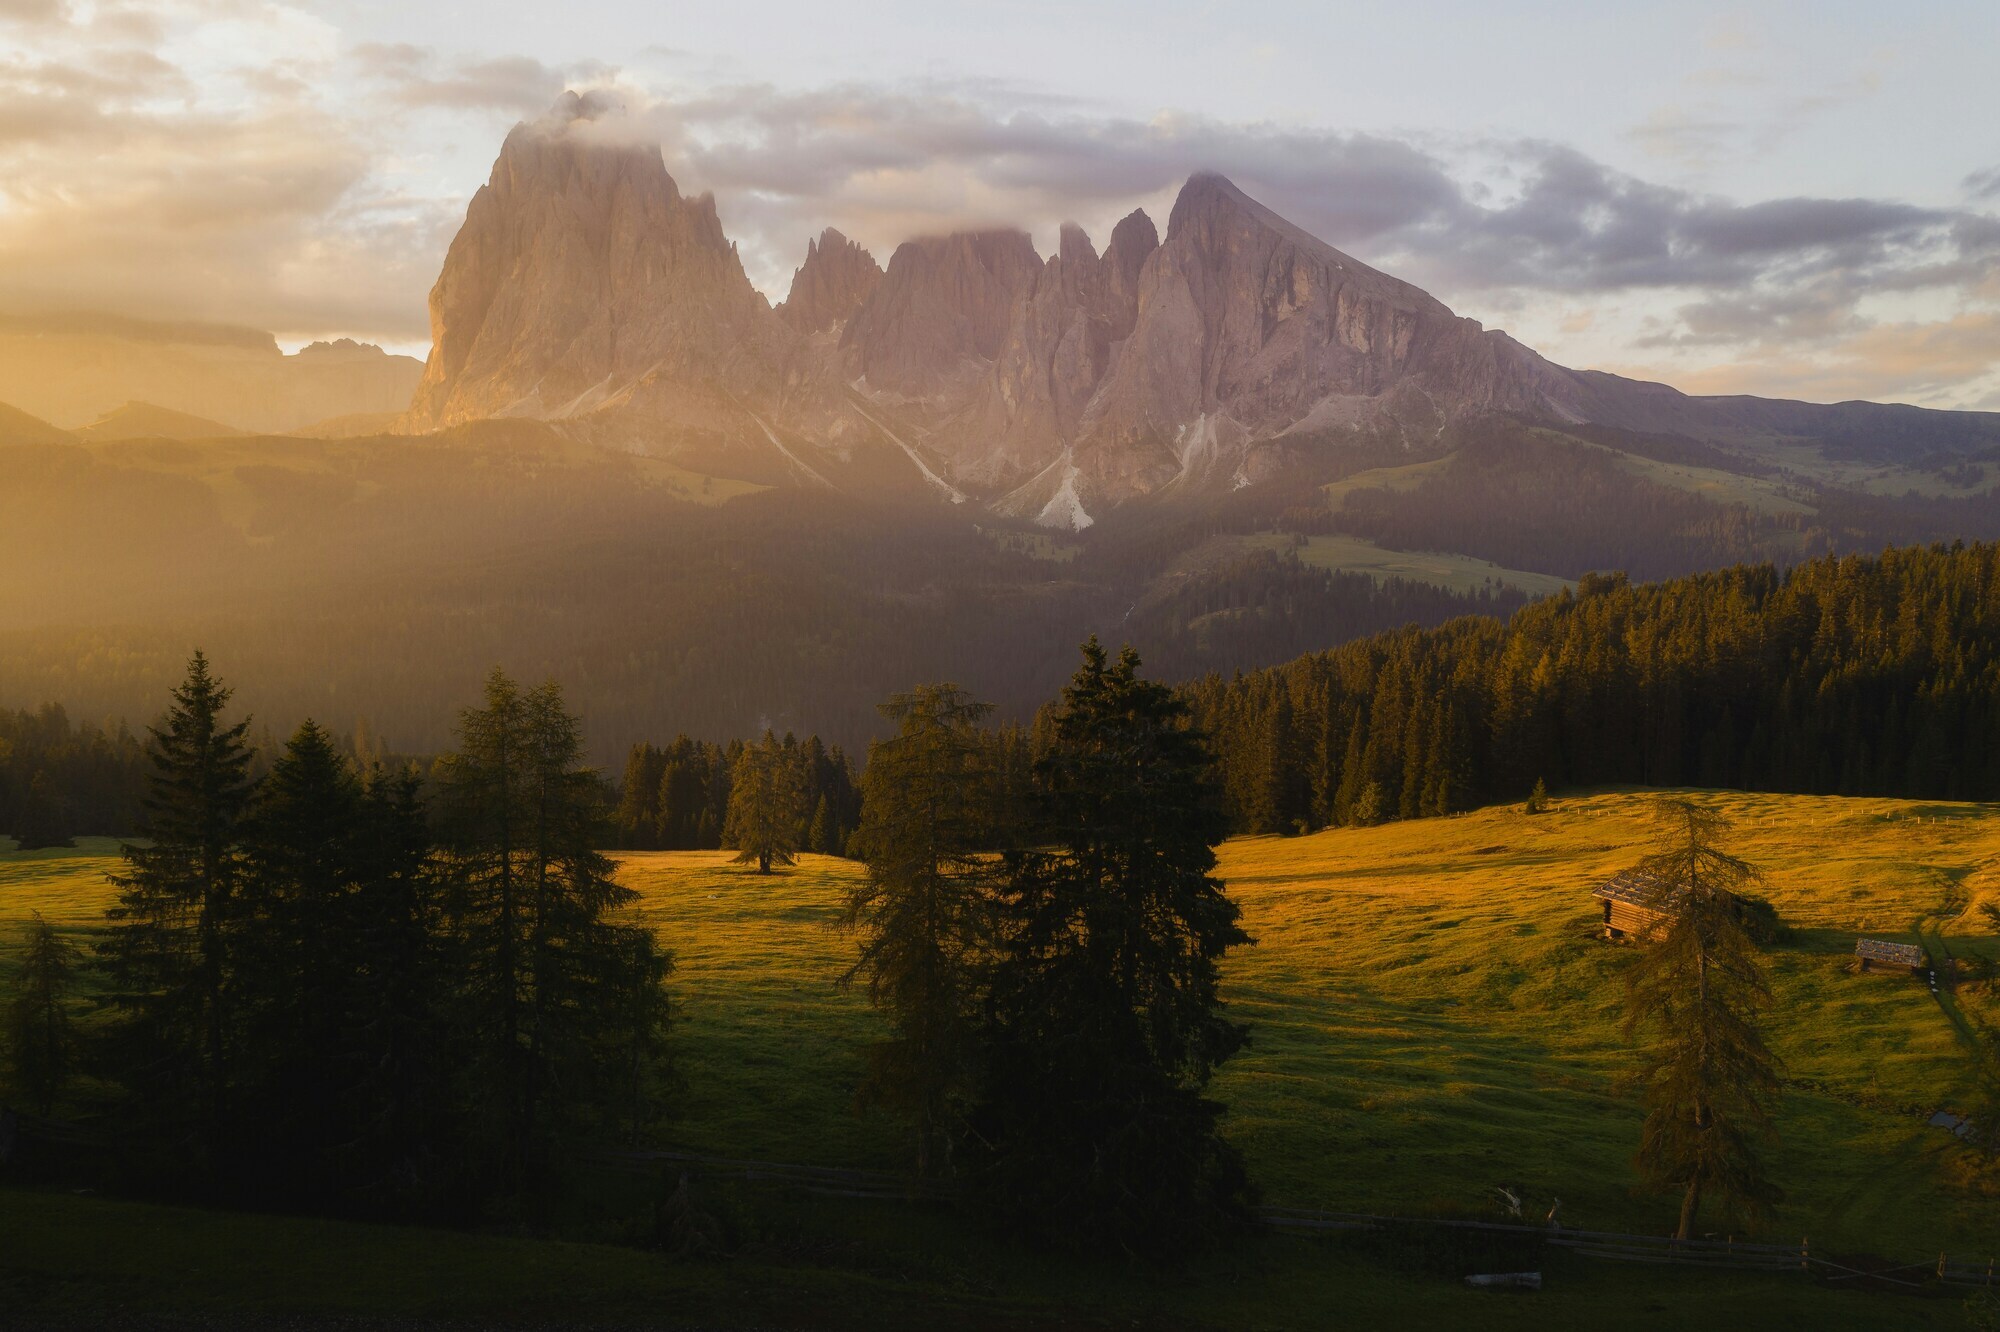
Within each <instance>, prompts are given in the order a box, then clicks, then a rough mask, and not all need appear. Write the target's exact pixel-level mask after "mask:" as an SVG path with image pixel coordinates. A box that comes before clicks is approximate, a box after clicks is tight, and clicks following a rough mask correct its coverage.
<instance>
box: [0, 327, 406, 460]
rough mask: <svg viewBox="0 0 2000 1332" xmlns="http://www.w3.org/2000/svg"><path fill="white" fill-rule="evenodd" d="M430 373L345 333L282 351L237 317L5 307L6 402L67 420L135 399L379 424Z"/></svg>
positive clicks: (226, 414)
mask: <svg viewBox="0 0 2000 1332" xmlns="http://www.w3.org/2000/svg"><path fill="white" fill-rule="evenodd" d="M422 373H423V364H422V363H421V362H420V361H418V360H417V359H416V358H414V357H410V356H394V355H390V354H389V353H387V352H385V351H383V350H382V349H381V348H380V347H377V346H375V345H373V344H372V343H362V342H355V341H353V340H352V339H349V338H340V339H336V340H334V341H331V342H315V343H311V344H309V345H307V346H305V347H301V348H300V349H299V350H298V351H296V352H293V353H292V354H290V355H286V354H285V353H284V352H283V351H281V350H280V349H279V347H278V344H277V341H276V339H274V338H273V337H272V336H271V335H270V334H269V333H265V332H259V331H257V330H255V329H248V328H238V327H233V326H230V325H221V324H196V323H167V322H161V321H157V320H143V319H126V318H119V317H114V316H107V315H95V314H86V313H70V314H55V315H12V316H0V402H4V403H7V404H9V405H10V406H13V407H16V408H18V409H20V410H22V411H26V412H30V413H32V414H34V415H35V416H38V417H40V418H42V419H44V420H48V421H54V422H56V423H58V424H60V425H63V426H70V427H86V428H87V427H88V426H90V425H92V424H95V423H96V422H97V420H98V418H100V417H102V416H104V415H105V414H106V413H110V412H116V411H119V410H121V409H122V408H124V407H125V406H126V404H128V403H134V402H137V403H140V404H147V405H151V406H153V407H155V408H158V409H161V410H165V411H170V412H176V413H181V414H184V415H186V416H190V417H200V418H203V419H204V420H208V421H212V422H216V423H219V424H222V425H224V426H226V427H227V429H228V430H248V431H261V432H266V433H273V434H276V433H295V432H299V431H302V430H305V429H308V428H310V427H313V426H314V425H315V424H316V423H319V422H322V421H324V420H326V419H327V418H329V417H349V418H352V417H354V416H357V415H360V416H365V417H368V418H371V419H372V422H373V424H374V425H375V426H376V427H379V426H381V425H382V424H385V423H387V422H388V421H389V420H391V419H393V418H394V416H395V415H397V414H399V413H401V412H402V411H403V410H404V409H405V408H406V407H408V405H409V402H410V394H411V392H412V391H413V390H414V389H415V388H416V384H417V380H418V378H419V377H420V376H421V375H422ZM169 433H173V432H172V431H169ZM224 433H227V430H225V432H224Z"/></svg>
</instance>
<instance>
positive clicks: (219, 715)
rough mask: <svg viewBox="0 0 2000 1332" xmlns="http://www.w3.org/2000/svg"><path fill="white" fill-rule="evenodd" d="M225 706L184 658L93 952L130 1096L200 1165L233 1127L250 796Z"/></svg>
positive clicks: (243, 725) (206, 676)
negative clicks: (235, 979) (99, 956)
mask: <svg viewBox="0 0 2000 1332" xmlns="http://www.w3.org/2000/svg"><path fill="white" fill-rule="evenodd" d="M229 697H230V691H229V690H228V689H227V688H226V687H224V686H223V684H222V683H221V682H220V681H218V680H217V679H216V678H215V677H214V675H213V674H211V673H210V671H209V668H208V660H207V658H206V657H204V656H203V655H202V654H201V653H200V652H196V653H195V654H194V657H193V659H192V660H190V661H189V662H188V670H187V677H186V678H185V679H184V680H183V681H182V682H181V684H180V686H179V687H178V688H176V689H175V690H174V692H173V702H172V706H171V707H170V708H169V709H168V711H167V716H166V718H165V720H164V721H163V722H162V723H161V724H160V725H159V726H156V727H154V728H152V731H151V737H152V739H151V743H150V744H149V745H148V747H147V756H148V759H149V761H150V763H151V765H152V772H151V774H150V775H149V777H148V781H147V794H146V799H145V822H144V826H143V829H142V831H143V832H144V834H145V836H146V838H147V840H146V841H145V842H144V843H136V842H135V843H131V844H128V845H127V846H126V847H125V849H124V855H125V861H126V865H127V867H128V868H127V869H126V871H125V873H123V874H120V875H115V876H113V882H114V883H115V884H116V885H117V887H118V890H119V891H118V904H117V906H115V907H114V908H113V909H112V910H111V912H110V913H109V914H110V919H111V929H110V932H109V937H108V938H107V939H106V941H105V943H104V944H103V945H102V946H103V948H104V951H105V954H106V957H107V960H108V962H109V972H110V978H111V982H112V986H113V1001H114V1003H115V1004H116V1005H117V1007H118V1009H119V1011H120V1014H121V1019H122V1020H121V1022H120V1024H119V1033H118V1044H119V1046H120V1047H121V1048H122V1050H123V1051H124V1052H125V1054H126V1055H127V1056H128V1057H126V1058H122V1059H120V1060H118V1063H119V1065H120V1067H121V1068H122V1070H123V1076H124V1078H125V1080H126V1082H127V1087H128V1090H129V1091H130V1092H131V1093H133V1095H134V1096H135V1097H137V1098H138V1099H139V1100H140V1101H142V1102H143V1103H144V1105H145V1109H146V1118H147V1120H148V1121H149V1122H150V1123H152V1124H154V1125H156V1126H159V1127H161V1128H162V1129H164V1130H165V1131H166V1133H167V1134H168V1135H169V1137H170V1138H172V1139H174V1140H175V1145H176V1147H177V1148H178V1149H180V1150H181V1151H182V1152H183V1153H184V1154H183V1156H182V1158H181V1159H182V1160H183V1161H184V1162H188V1163H191V1164H194V1165H196V1166H197V1168H199V1167H200V1166H203V1165H205V1166H206V1167H207V1168H209V1169H211V1170H212V1169H214V1168H216V1167H217V1166H218V1164H219V1162H220V1160H221V1158H222V1157H223V1155H224V1149H225V1147H226V1145H227V1144H228V1143H229V1141H230V1139H231V1136H232V1130H233V1125H232V1123H231V1118H232V1115H233V1113H234V1106H233V1104H232V1094H233V1089H234V1085H235V1076H236V1069H235V1067H234V1056H235V1052H236V1044H237V1039H238V1028H237V1023H236V1019H235V1014H234V1012H233V1010H232V1002H231V1001H232V999H233V994H232V986H231V980H232V967H233V963H234V960H235V958H234V945H235V943H236V928H235V927H236V923H237V922H236V916H235V906H236V892H237V888H238V885H239V883H240V881H241V878H242V871H243V858H242V845H241V843H242V835H243V828H244V823H245V820H246V819H247V817H248V815H249V811H250V794H251V781H250V776H249V770H250V757H251V756H250V750H249V748H248V746H247V745H246V744H245V743H244V735H245V734H246V733H247V731H248V730H249V722H248V721H247V720H245V721H239V722H236V723H234V724H229V723H226V722H225V721H224V720H223V709H224V708H225V707H226V706H227V705H228V702H229ZM187 1154H192V1159H190V1156H189V1155H187Z"/></svg>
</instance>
